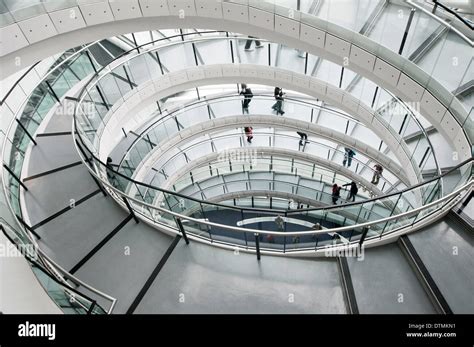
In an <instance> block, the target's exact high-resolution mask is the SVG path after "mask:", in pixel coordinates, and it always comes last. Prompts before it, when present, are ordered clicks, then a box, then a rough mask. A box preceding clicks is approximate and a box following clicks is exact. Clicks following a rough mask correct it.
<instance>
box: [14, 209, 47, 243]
mask: <svg viewBox="0 0 474 347" xmlns="http://www.w3.org/2000/svg"><path fill="white" fill-rule="evenodd" d="M16 218H17V219H18V220H19V221H20V223H21V224H23V226H24V227H25V228H26V230H28V231H29V232H30V233H32V234H33V235H35V236H36V238H37V239H38V240H41V236H39V235H38V233H37V232H36V231H34V230H33V229H32V228H31V227H30V226H29V225H28V224H26V222H25V220H24V219H23V218H21V217H20V216H19V215H17V214H16Z"/></svg>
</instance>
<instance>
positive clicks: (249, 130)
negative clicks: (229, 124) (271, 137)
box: [244, 127, 253, 143]
mask: <svg viewBox="0 0 474 347" xmlns="http://www.w3.org/2000/svg"><path fill="white" fill-rule="evenodd" d="M244 131H245V136H247V142H248V143H252V139H253V128H252V127H245V128H244Z"/></svg>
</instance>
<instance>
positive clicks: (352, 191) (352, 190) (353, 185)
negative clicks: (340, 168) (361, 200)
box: [343, 181, 359, 202]
mask: <svg viewBox="0 0 474 347" xmlns="http://www.w3.org/2000/svg"><path fill="white" fill-rule="evenodd" d="M346 186H350V188H349V195H348V196H347V200H348V201H351V200H352V201H353V202H354V201H355V197H356V195H357V193H358V192H359V188H357V184H356V183H355V182H354V181H352V182H351V183H347V184H344V185H343V187H346Z"/></svg>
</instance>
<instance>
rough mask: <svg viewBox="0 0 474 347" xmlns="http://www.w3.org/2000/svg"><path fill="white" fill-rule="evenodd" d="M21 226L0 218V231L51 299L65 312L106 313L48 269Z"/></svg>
mask: <svg viewBox="0 0 474 347" xmlns="http://www.w3.org/2000/svg"><path fill="white" fill-rule="evenodd" d="M20 230H21V227H18V228H13V227H12V226H11V225H10V224H9V223H7V221H6V220H4V219H3V218H0V232H3V234H4V235H5V236H6V237H7V238H8V240H9V241H10V242H11V243H12V244H13V245H14V246H15V247H16V249H17V251H18V253H19V254H22V255H23V256H24V257H25V259H26V260H27V261H28V263H29V265H30V266H31V269H32V270H33V273H34V274H35V276H36V278H37V279H38V281H39V282H40V284H41V285H42V287H43V288H44V290H45V291H46V293H47V294H48V296H49V297H50V298H51V299H52V300H53V302H54V303H55V304H56V305H57V306H58V307H59V308H60V309H61V310H62V311H63V312H64V313H66V314H106V313H107V312H106V311H105V310H104V309H103V308H102V307H101V306H100V305H99V304H98V303H97V302H96V301H95V300H93V299H91V298H89V297H88V296H86V295H85V294H83V293H81V292H79V291H77V290H76V289H74V288H73V287H72V286H70V285H69V284H67V283H66V282H62V281H64V279H63V278H59V279H58V278H57V274H56V273H54V272H51V271H50V270H48V266H51V265H50V264H48V266H47V265H46V263H45V262H46V260H45V259H43V258H42V256H41V254H40V253H39V252H38V250H37V245H36V244H35V243H34V242H32V240H30V239H29V238H28V236H27V233H26V232H25V231H24V230H21V231H20Z"/></svg>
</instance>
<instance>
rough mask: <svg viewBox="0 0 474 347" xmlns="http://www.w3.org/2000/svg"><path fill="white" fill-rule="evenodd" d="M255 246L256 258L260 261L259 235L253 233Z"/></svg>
mask: <svg viewBox="0 0 474 347" xmlns="http://www.w3.org/2000/svg"><path fill="white" fill-rule="evenodd" d="M254 235H255V248H256V250H257V260H258V261H260V235H259V234H258V233H255V234H254Z"/></svg>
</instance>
